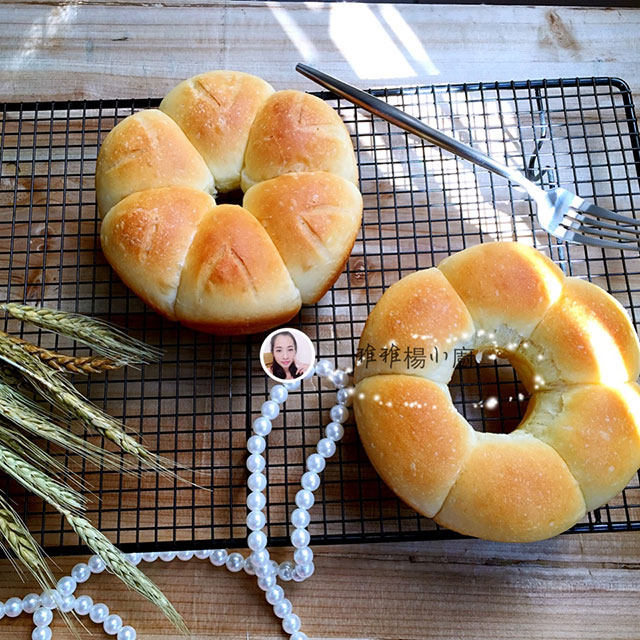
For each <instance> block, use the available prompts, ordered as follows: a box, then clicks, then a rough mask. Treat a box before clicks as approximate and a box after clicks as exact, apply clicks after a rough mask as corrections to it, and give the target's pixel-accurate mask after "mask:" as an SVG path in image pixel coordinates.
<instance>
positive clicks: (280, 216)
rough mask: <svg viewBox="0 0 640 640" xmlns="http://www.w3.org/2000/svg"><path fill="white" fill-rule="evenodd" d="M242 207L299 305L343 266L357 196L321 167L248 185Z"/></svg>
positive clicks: (355, 223)
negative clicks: (270, 246) (271, 249)
mask: <svg viewBox="0 0 640 640" xmlns="http://www.w3.org/2000/svg"><path fill="white" fill-rule="evenodd" d="M243 206H244V207H245V209H247V210H248V211H250V212H251V213H252V214H253V215H254V216H255V217H256V218H257V219H258V220H259V221H260V224H262V226H263V227H264V228H265V230H266V231H267V233H268V234H269V236H270V237H271V239H272V240H273V242H274V244H275V245H276V248H277V249H278V251H279V252H280V255H281V256H282V259H283V260H284V263H285V264H286V266H287V269H288V270H289V273H290V274H291V278H292V279H293V281H294V282H295V284H296V286H297V287H298V289H299V290H300V295H301V297H302V302H303V304H312V303H314V302H317V301H318V300H320V298H321V297H322V296H323V295H324V294H325V292H326V291H327V289H328V288H329V287H330V286H331V284H332V283H333V282H334V281H335V279H336V278H337V277H338V275H339V274H340V272H341V271H342V270H343V268H344V265H345V262H346V261H347V259H348V258H349V254H350V253H351V249H352V247H353V243H354V242H355V239H356V235H357V233H358V230H359V229H360V222H361V220H362V195H361V194H360V192H359V191H358V189H357V188H356V187H355V186H354V185H353V184H352V183H351V182H348V181H347V180H344V179H343V178H340V177H339V176H335V175H333V174H331V173H327V172H324V171H316V172H308V173H289V174H286V175H283V176H278V177H277V178H273V179H271V180H265V181H264V182H260V183H259V184H256V185H254V186H253V187H251V188H250V189H249V190H248V191H247V193H246V194H245V196H244V201H243Z"/></svg>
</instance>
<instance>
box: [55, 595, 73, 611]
mask: <svg viewBox="0 0 640 640" xmlns="http://www.w3.org/2000/svg"><path fill="white" fill-rule="evenodd" d="M75 604H76V599H75V597H74V596H73V595H68V596H64V598H62V600H60V602H59V604H58V609H60V611H62V612H63V613H69V612H70V611H73V607H75Z"/></svg>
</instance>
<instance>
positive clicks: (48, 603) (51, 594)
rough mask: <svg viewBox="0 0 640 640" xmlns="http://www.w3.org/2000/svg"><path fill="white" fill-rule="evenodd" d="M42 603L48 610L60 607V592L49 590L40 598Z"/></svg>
mask: <svg viewBox="0 0 640 640" xmlns="http://www.w3.org/2000/svg"><path fill="white" fill-rule="evenodd" d="M40 602H41V603H42V606H43V607H45V608H46V609H55V608H56V607H57V606H58V592H57V591H56V590H55V589H47V590H46V591H44V592H43V593H42V595H41V596H40Z"/></svg>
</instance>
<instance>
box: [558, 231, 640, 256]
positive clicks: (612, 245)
mask: <svg viewBox="0 0 640 640" xmlns="http://www.w3.org/2000/svg"><path fill="white" fill-rule="evenodd" d="M560 229H561V230H562V233H558V231H559V230H560ZM553 235H555V236H556V237H558V238H560V239H561V240H566V241H567V242H577V243H579V244H588V245H591V246H594V247H602V248H603V249H616V250H617V251H638V252H640V244H638V243H637V242H619V241H618V242H614V241H613V240H604V239H602V238H601V237H599V236H588V235H584V234H582V233H578V232H577V231H576V230H575V229H572V228H568V227H563V226H559V227H558V229H557V230H556V232H555V233H554V234H553Z"/></svg>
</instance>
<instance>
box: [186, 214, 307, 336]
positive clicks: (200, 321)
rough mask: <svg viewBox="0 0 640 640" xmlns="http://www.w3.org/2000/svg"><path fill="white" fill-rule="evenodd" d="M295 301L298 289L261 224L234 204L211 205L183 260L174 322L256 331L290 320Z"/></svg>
mask: <svg viewBox="0 0 640 640" xmlns="http://www.w3.org/2000/svg"><path fill="white" fill-rule="evenodd" d="M300 304H301V302H300V293H299V291H298V290H297V289H296V287H295V285H294V284H293V281H292V280H291V277H290V276H289V272H288V271H287V269H286V267H285V265H284V262H283V261H282V258H281V257H280V254H279V253H278V250H277V249H276V247H275V246H274V244H273V242H272V241H271V239H270V238H269V236H268V234H267V232H266V231H265V230H264V229H263V228H262V226H261V225H260V223H259V222H258V221H257V220H256V219H255V218H254V217H253V216H252V215H251V214H250V213H249V212H248V211H247V210H246V209H243V208H242V207H238V206H236V205H218V206H217V207H215V208H214V209H212V210H211V211H210V213H209V215H207V216H206V217H205V218H204V219H203V220H202V221H201V223H200V225H199V227H198V231H197V233H196V235H195V237H194V239H193V242H192V244H191V247H190V249H189V252H188V254H187V257H186V260H185V264H184V269H183V271H182V278H181V280H180V286H179V288H178V295H177V297H176V306H175V312H176V317H177V318H178V320H179V321H180V322H182V323H183V324H184V325H186V326H188V327H192V328H194V329H199V330H202V331H209V332H212V333H217V334H228V333H233V334H242V333H256V332H258V331H262V330H264V329H267V328H269V327H272V326H273V325H274V324H280V323H282V322H285V321H286V320H289V319H290V318H292V317H293V316H294V315H295V314H296V313H298V311H299V309H300Z"/></svg>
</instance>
